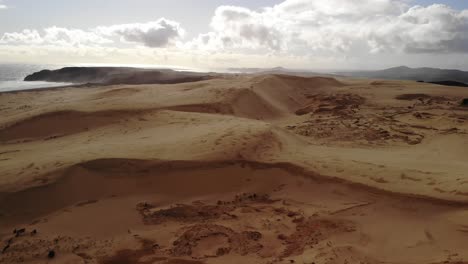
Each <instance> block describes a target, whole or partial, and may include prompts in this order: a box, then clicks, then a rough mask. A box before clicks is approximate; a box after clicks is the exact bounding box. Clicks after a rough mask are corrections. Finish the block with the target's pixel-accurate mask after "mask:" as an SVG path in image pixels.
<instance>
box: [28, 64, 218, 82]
mask: <svg viewBox="0 0 468 264" xmlns="http://www.w3.org/2000/svg"><path fill="white" fill-rule="evenodd" d="M213 77H214V76H213V75H211V74H206V73H196V72H179V71H174V70H168V69H157V70H156V69H138V68H126V67H65V68H62V69H59V70H53V71H51V70H42V71H39V72H35V73H33V74H30V75H28V76H26V78H24V80H25V81H46V82H69V83H103V84H158V83H160V84H165V83H183V82H193V81H201V80H207V79H211V78H213Z"/></svg>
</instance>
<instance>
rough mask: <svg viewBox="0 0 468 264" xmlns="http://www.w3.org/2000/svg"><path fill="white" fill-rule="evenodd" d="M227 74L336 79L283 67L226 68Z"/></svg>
mask: <svg viewBox="0 0 468 264" xmlns="http://www.w3.org/2000/svg"><path fill="white" fill-rule="evenodd" d="M227 70H228V71H229V72H233V73H244V74H285V75H292V76H299V77H316V76H326V77H337V75H336V74H332V73H319V72H313V71H308V70H298V69H287V68H283V67H274V68H228V69H227Z"/></svg>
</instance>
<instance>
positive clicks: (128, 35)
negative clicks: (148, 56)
mask: <svg viewBox="0 0 468 264" xmlns="http://www.w3.org/2000/svg"><path fill="white" fill-rule="evenodd" d="M96 32H98V33H99V34H102V35H105V36H119V37H121V39H122V41H126V42H134V43H140V44H143V45H145V46H148V47H153V48H159V47H165V46H168V45H169V44H173V43H174V42H175V41H176V40H179V39H181V38H182V37H183V36H184V34H185V30H184V29H183V28H182V27H181V26H180V24H179V23H177V22H175V21H171V20H167V19H164V18H161V19H159V20H157V21H154V22H148V23H134V24H122V25H114V26H109V27H98V28H97V29H96Z"/></svg>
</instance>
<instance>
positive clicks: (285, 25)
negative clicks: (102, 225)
mask: <svg viewBox="0 0 468 264" xmlns="http://www.w3.org/2000/svg"><path fill="white" fill-rule="evenodd" d="M211 29H212V31H211V32H208V33H205V34H202V35H200V36H198V38H196V39H195V40H194V41H193V43H192V44H195V45H193V46H191V47H194V46H195V47H196V46H199V47H204V48H205V49H208V48H210V47H211V48H212V49H219V48H243V49H256V50H257V51H258V50H263V51H268V52H271V51H284V52H298V53H304V54H306V53H309V54H313V53H316V52H319V53H320V52H322V53H323V52H332V53H354V52H366V53H368V52H369V51H370V52H371V53H379V52H406V53H436V52H445V53H460V52H462V53H465V52H468V41H467V39H468V10H464V11H459V10H454V9H452V8H450V7H448V6H446V5H440V4H434V5H431V6H428V7H422V6H413V7H411V6H409V5H408V1H406V0H361V1H354V0H326V1H325V0H314V1H312V0H286V1H284V2H282V3H280V4H278V5H276V6H273V7H269V8H265V9H263V10H262V11H260V12H255V11H252V10H249V9H247V8H243V7H235V6H221V7H219V8H218V9H217V10H216V12H215V14H214V16H213V18H212V21H211Z"/></svg>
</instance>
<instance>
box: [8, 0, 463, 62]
mask: <svg viewBox="0 0 468 264" xmlns="http://www.w3.org/2000/svg"><path fill="white" fill-rule="evenodd" d="M2 62H3V63H11V62H12V63H58V64H73V63H102V64H111V63H116V64H157V65H177V66H182V67H194V68H203V69H206V68H210V69H219V68H226V67H276V66H283V67H289V68H301V69H315V70H317V69H324V70H325V69H340V70H341V69H380V68H386V67H392V66H399V65H407V66H413V67H421V66H428V67H444V68H459V69H465V70H468V1H465V0H436V1H433V0H414V1H412V0H359V1H355V0H255V1H253V0H199V1H194V0H190V1H189V0H172V1H170V0H164V1H163V0H79V1H77V0H73V1H71V0H41V1H38V0H0V63H2Z"/></svg>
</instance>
